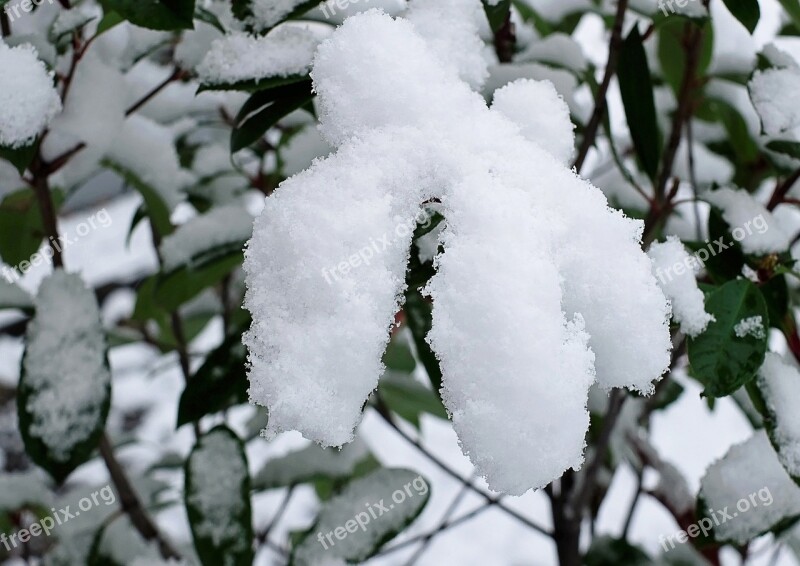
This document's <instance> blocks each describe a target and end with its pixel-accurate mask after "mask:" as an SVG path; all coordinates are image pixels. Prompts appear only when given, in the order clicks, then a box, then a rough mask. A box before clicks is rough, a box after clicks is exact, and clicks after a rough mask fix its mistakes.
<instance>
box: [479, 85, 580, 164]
mask: <svg viewBox="0 0 800 566" xmlns="http://www.w3.org/2000/svg"><path fill="white" fill-rule="evenodd" d="M534 100H535V101H536V103H535V104H533V103H532V101H534ZM492 110H496V111H497V112H500V113H501V114H503V115H504V116H505V117H506V118H508V119H509V120H511V121H512V122H514V123H515V124H519V125H520V131H521V133H522V135H523V136H525V139H527V140H529V141H532V142H533V143H536V144H538V145H539V146H541V147H542V148H544V149H546V150H548V151H549V152H550V153H552V154H553V157H555V158H556V159H558V161H560V162H561V163H562V164H564V165H566V164H567V163H569V161H570V159H571V158H572V154H573V153H574V151H575V135H574V133H573V128H574V127H575V126H574V125H573V124H572V121H571V120H570V118H569V107H568V106H567V104H566V103H565V102H564V99H563V98H561V96H560V95H559V94H558V92H556V89H555V87H554V86H553V83H551V82H550V81H534V80H531V79H520V80H518V81H514V82H513V83H509V84H507V85H506V86H504V87H502V88H500V89H498V90H496V91H495V92H494V100H493V102H492Z"/></svg>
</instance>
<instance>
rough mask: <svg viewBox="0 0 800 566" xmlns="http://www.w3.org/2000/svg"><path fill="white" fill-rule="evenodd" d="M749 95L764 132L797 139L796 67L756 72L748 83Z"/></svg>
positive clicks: (799, 83)
mask: <svg viewBox="0 0 800 566" xmlns="http://www.w3.org/2000/svg"><path fill="white" fill-rule="evenodd" d="M748 86H749V88H750V98H751V99H752V100H753V105H754V106H755V107H756V110H757V111H758V115H759V116H760V117H761V124H762V125H763V127H764V133H766V134H767V135H768V136H774V137H778V138H781V139H790V140H794V141H799V140H800V106H798V104H797V93H798V92H800V69H797V68H793V67H791V68H786V69H767V70H765V71H756V73H755V74H754V75H753V78H752V80H751V81H750V83H749V85H748Z"/></svg>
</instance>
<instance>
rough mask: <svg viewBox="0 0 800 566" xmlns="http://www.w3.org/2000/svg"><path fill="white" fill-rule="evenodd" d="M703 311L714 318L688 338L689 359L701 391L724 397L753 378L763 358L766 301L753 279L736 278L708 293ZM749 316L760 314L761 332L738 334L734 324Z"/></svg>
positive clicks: (765, 341)
mask: <svg viewBox="0 0 800 566" xmlns="http://www.w3.org/2000/svg"><path fill="white" fill-rule="evenodd" d="M706 311H707V312H708V313H710V314H711V315H713V316H714V318H715V319H716V320H714V321H712V322H711V323H709V325H708V328H707V329H706V331H705V332H703V333H702V334H701V335H699V336H697V337H696V338H690V339H689V363H690V364H691V367H692V372H693V374H694V375H695V376H696V377H697V378H698V379H700V381H701V382H702V383H703V384H704V385H705V391H704V395H706V396H712V397H724V396H726V395H730V394H731V393H733V392H734V391H735V390H737V389H738V388H739V387H741V386H742V385H745V384H746V383H747V382H748V381H750V380H751V379H753V377H754V376H755V374H756V371H758V368H759V367H761V364H762V363H763V362H764V355H765V353H766V351H767V328H768V323H769V314H768V311H767V304H766V302H765V301H764V297H763V296H762V294H761V292H760V291H759V290H758V288H757V287H756V286H755V285H754V284H753V283H751V282H750V281H748V280H746V279H738V280H735V281H729V282H727V283H725V285H723V286H722V287H720V288H719V289H717V290H716V291H714V292H713V293H712V294H711V295H709V297H708V298H707V299H706ZM752 317H761V322H762V324H763V330H762V332H761V333H755V332H748V333H743V335H737V332H736V327H737V325H738V324H740V322H741V321H742V320H745V319H749V318H752ZM740 334H742V333H740Z"/></svg>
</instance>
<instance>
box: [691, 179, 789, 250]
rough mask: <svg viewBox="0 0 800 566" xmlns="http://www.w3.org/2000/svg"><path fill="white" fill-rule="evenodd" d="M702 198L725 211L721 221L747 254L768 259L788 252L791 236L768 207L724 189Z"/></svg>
mask: <svg viewBox="0 0 800 566" xmlns="http://www.w3.org/2000/svg"><path fill="white" fill-rule="evenodd" d="M703 198H704V199H705V200H706V201H708V202H709V203H711V204H712V205H714V206H716V207H717V208H719V209H721V210H722V217H723V218H724V219H725V222H727V223H728V225H729V226H730V227H731V233H732V235H733V237H734V239H735V240H737V241H738V242H739V243H740V244H741V245H742V249H743V250H744V251H745V253H749V254H760V255H765V254H770V253H780V252H784V251H786V250H787V249H788V248H789V243H790V241H791V240H790V237H789V235H788V234H787V233H786V232H784V230H783V229H782V228H781V226H780V225H779V224H778V223H777V222H776V221H775V218H774V217H773V216H772V214H771V213H770V212H769V211H768V210H767V209H766V207H765V206H764V205H763V204H761V203H760V202H758V201H757V200H756V199H755V198H754V197H753V196H752V195H750V194H748V193H747V192H746V191H743V190H737V189H730V188H722V189H717V190H716V191H712V192H708V193H705V194H704V195H703ZM737 236H738V237H737Z"/></svg>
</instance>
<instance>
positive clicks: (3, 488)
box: [0, 471, 54, 513]
mask: <svg viewBox="0 0 800 566" xmlns="http://www.w3.org/2000/svg"><path fill="white" fill-rule="evenodd" d="M53 502H54V501H53V495H52V494H51V493H50V490H49V488H48V485H47V483H45V482H44V481H43V480H42V478H41V477H40V476H39V474H38V473H37V472H32V471H31V472H25V473H20V474H9V473H4V474H2V475H0V510H2V511H3V512H4V513H8V512H13V511H18V510H20V509H22V508H23V507H25V508H29V509H30V508H31V507H42V508H44V509H47V508H49V507H50V506H51V505H52V504H53Z"/></svg>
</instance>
